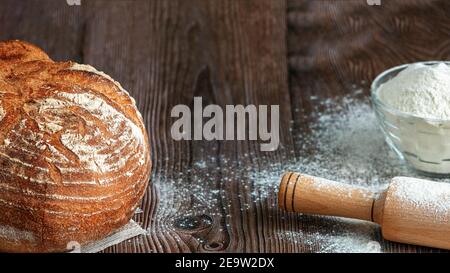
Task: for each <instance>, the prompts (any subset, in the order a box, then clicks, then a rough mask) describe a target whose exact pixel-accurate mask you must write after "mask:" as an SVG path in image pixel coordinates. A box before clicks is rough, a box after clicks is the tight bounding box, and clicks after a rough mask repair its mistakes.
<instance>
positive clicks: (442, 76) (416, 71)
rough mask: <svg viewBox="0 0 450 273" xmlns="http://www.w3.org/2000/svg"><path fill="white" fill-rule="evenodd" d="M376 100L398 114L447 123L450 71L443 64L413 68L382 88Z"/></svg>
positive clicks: (408, 68) (422, 65)
mask: <svg viewBox="0 0 450 273" xmlns="http://www.w3.org/2000/svg"><path fill="white" fill-rule="evenodd" d="M379 96H380V100H381V101H382V102H383V103H385V104H386V105H388V106H390V107H392V108H394V109H396V110H398V111H401V112H405V113H408V114H412V115H415V116H419V117H423V118H429V119H443V120H450V67H449V66H448V65H447V64H445V63H438V64H435V65H424V64H422V63H416V64H412V65H410V66H408V67H407V68H406V69H405V70H403V71H401V72H400V73H399V74H398V75H397V76H396V77H394V78H393V79H391V80H390V81H388V82H386V83H385V84H383V85H381V86H380V90H379Z"/></svg>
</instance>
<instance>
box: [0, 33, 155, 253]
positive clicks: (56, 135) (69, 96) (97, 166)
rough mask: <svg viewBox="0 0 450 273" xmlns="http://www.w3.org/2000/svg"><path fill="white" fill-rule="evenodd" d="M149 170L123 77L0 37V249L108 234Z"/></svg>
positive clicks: (134, 201)
mask: <svg viewBox="0 0 450 273" xmlns="http://www.w3.org/2000/svg"><path fill="white" fill-rule="evenodd" d="M150 170H151V161H150V148H149V144H148V138H147V134H146V130H145V128H144V124H143V121H142V116H141V115H140V114H139V112H138V110H137V108H136V106H135V102H134V100H133V99H132V98H131V97H130V96H129V94H128V93H127V92H126V91H125V90H124V89H123V88H122V87H121V86H120V84H119V83H117V82H115V81H114V80H113V79H112V78H111V77H109V76H107V75H106V74H104V73H102V72H99V71H97V70H95V69H94V68H93V67H91V66H87V65H79V64H76V63H73V62H54V61H52V60H51V59H50V58H49V57H48V56H47V54H45V52H43V51H42V50H41V49H39V48H37V47H35V46H33V45H31V44H28V43H25V42H21V41H7V42H0V251H8V252H54V251H64V250H66V246H67V244H68V243H69V242H78V243H80V244H84V243H88V242H92V241H94V240H98V239H101V238H102V237H105V236H107V235H108V234H111V233H112V232H114V231H115V230H116V229H118V228H120V227H121V226H123V225H125V224H126V223H127V222H128V221H129V220H130V218H131V217H132V215H133V213H134V211H135V209H136V208H137V206H138V203H139V200H140V199H141V198H142V196H143V194H144V192H145V190H146V188H147V184H148V181H149V176H150Z"/></svg>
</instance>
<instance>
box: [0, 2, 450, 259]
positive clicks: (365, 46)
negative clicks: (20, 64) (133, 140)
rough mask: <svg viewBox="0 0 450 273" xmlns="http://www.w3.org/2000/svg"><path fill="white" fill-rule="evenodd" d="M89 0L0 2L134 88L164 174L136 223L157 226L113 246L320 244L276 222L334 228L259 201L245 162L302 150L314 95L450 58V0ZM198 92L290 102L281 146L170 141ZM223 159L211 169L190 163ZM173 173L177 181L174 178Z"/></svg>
mask: <svg viewBox="0 0 450 273" xmlns="http://www.w3.org/2000/svg"><path fill="white" fill-rule="evenodd" d="M81 2H82V3H81V6H69V5H67V4H66V1H65V0H21V1H17V0H0V3H1V4H0V39H1V40H5V39H23V40H26V41H29V42H32V43H35V44H37V45H39V46H40V47H42V48H44V49H45V50H46V51H47V52H48V53H49V55H50V56H51V57H52V58H54V59H55V60H67V59H71V60H74V61H77V62H80V63H88V64H91V65H94V66H96V67H97V68H99V69H100V70H103V71H105V72H107V73H108V74H110V75H111V76H112V77H113V78H115V79H117V80H118V81H120V82H121V83H122V84H123V85H124V86H125V87H126V89H128V90H129V91H130V93H131V95H132V96H134V97H135V98H136V101H137V104H138V107H139V109H140V110H141V112H142V113H143V116H144V119H145V122H146V125H147V129H148V131H149V135H150V137H151V146H152V150H153V154H152V158H153V162H154V169H153V176H152V180H153V181H154V183H153V184H152V186H150V187H149V189H148V191H147V194H146V196H145V198H144V200H143V201H142V202H143V203H142V206H141V208H142V209H143V213H140V214H137V215H136V220H137V221H138V222H140V223H142V224H143V226H144V227H146V228H148V229H149V231H150V232H149V234H148V235H147V236H144V237H141V238H135V239H132V240H130V241H127V242H124V243H121V244H119V245H117V246H114V247H111V248H109V249H107V250H106V251H107V252H216V251H224V252H308V251H314V250H316V249H319V247H320V243H321V242H319V241H317V242H312V246H311V243H310V242H309V244H308V245H306V244H305V242H303V241H302V240H301V239H300V240H296V241H292V240H285V238H282V237H280V236H277V232H279V231H283V230H296V229H299V228H300V227H305V226H308V229H309V230H310V231H312V232H315V231H320V232H327V231H329V229H330V227H329V225H327V223H326V220H321V219H318V218H315V217H314V216H311V217H297V216H296V215H292V214H287V213H284V212H281V211H279V210H278V209H276V207H274V200H275V194H271V195H269V196H268V197H267V198H255V197H254V196H252V194H251V193H252V190H251V189H252V188H253V187H255V185H254V184H253V183H252V182H251V181H249V179H248V178H247V177H248V175H246V172H247V170H248V169H258V168H260V166H264V164H266V163H267V162H269V163H280V164H283V163H284V162H286V161H288V160H291V159H293V158H295V157H299V156H301V155H299V154H298V153H297V152H296V151H298V150H299V149H298V147H296V145H297V144H296V142H294V141H293V137H294V136H295V135H298V134H299V133H300V130H303V129H304V128H305V126H307V124H308V119H307V118H306V117H307V114H308V112H309V111H311V109H312V106H311V101H310V97H311V95H315V96H318V97H319V98H334V97H337V96H342V95H345V93H346V92H347V91H346V90H348V89H347V88H345V87H346V86H347V85H348V83H349V82H361V81H362V80H365V81H368V82H370V81H371V80H372V79H373V78H374V76H376V74H377V73H379V72H381V71H383V70H384V69H386V68H388V67H391V66H394V65H397V64H401V63H407V62H413V61H420V60H432V59H449V57H450V39H449V37H450V17H449V16H448V14H449V13H450V3H449V2H448V1H446V0H435V1H432V0H404V1H384V0H381V6H369V5H368V4H367V1H365V0H346V1H334V0H317V1H307V0H291V1H283V0H279V1H273V0H242V1H241V0H240V1H237V0H236V1H232V0H215V1H209V0H169V1H167V0H161V1H159V0H158V1H156V0H155V1H153V0H89V1H86V0H82V1H81ZM364 92H365V94H367V95H368V90H364ZM194 96H202V97H203V103H204V105H205V104H212V103H214V104H218V105H221V106H224V105H226V104H244V105H247V104H272V105H273V104H279V105H281V107H280V109H281V113H280V116H281V117H283V118H282V119H281V124H280V137H281V144H282V145H281V148H280V149H278V150H277V151H275V152H260V151H259V145H258V144H257V143H255V142H254V141H220V142H219V141H211V142H207V141H191V142H188V141H179V142H178V141H174V140H172V138H171V137H170V127H171V125H172V120H173V119H171V118H170V110H171V109H172V107H173V106H174V105H176V104H180V103H182V104H187V105H193V97H194ZM294 105H295V107H297V108H301V109H302V111H293V109H294V108H295V107H294ZM291 119H292V120H293V126H292V128H293V130H289V128H290V126H291V125H290V120H291ZM292 151H293V152H292ZM249 155H250V156H249ZM211 158H213V159H216V160H215V161H213V166H210V165H208V167H207V169H206V170H205V169H204V170H201V171H198V170H196V169H195V168H194V169H192V164H194V163H195V162H203V161H206V160H209V159H211ZM227 159H233V160H227ZM208 162H210V160H209V161H208ZM261 168H262V167H261ZM188 169H189V170H190V169H192V170H193V171H190V172H187V171H186V170H188ZM165 181H179V182H177V183H178V184H177V183H172V184H171V185H172V186H173V187H172V188H169V187H165V184H164V183H165ZM180 183H181V184H180ZM177 185H178V186H177ZM186 185H189V186H186ZM190 186H192V187H201V188H203V189H204V191H210V192H213V191H219V192H220V194H219V195H218V198H217V200H216V201H215V202H212V203H207V204H206V206H202V202H201V201H199V200H197V199H196V196H195V195H193V194H192V196H189V194H190V193H189V187H190ZM177 187H179V188H177ZM186 189H187V190H188V191H187V192H186ZM180 195H183V196H181V197H180ZM163 204H164V205H163ZM168 204H169V207H171V208H172V209H173V210H171V211H167V207H168ZM244 205H245V206H247V207H246V209H245V210H244V209H242V206H244ZM185 212H186V213H185ZM182 215H189V216H188V217H182ZM328 221H329V220H328ZM330 231H331V230H330ZM375 232H376V234H375V239H376V240H378V241H379V242H380V244H381V246H382V249H383V251H386V252H429V251H439V250H433V249H429V248H424V247H416V246H409V245H403V244H396V243H391V242H386V241H384V240H382V239H381V234H380V232H379V230H376V231H375Z"/></svg>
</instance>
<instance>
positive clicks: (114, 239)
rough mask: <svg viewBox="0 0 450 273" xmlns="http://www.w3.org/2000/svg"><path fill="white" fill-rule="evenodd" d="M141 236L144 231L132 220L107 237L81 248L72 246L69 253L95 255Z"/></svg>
mask: <svg viewBox="0 0 450 273" xmlns="http://www.w3.org/2000/svg"><path fill="white" fill-rule="evenodd" d="M143 234H146V231H145V229H143V228H142V227H141V226H140V225H139V224H138V223H136V222H135V221H134V220H131V221H130V222H129V223H128V224H126V225H125V226H123V227H122V228H120V229H118V230H117V231H115V232H114V233H113V234H111V235H109V236H108V237H105V238H103V239H101V240H98V241H95V242H92V243H89V244H86V245H82V246H76V245H73V250H72V251H70V253H97V252H100V251H102V250H104V249H106V248H108V247H110V246H113V245H116V244H119V243H121V242H123V241H126V240H128V239H131V238H133V237H136V236H139V235H143Z"/></svg>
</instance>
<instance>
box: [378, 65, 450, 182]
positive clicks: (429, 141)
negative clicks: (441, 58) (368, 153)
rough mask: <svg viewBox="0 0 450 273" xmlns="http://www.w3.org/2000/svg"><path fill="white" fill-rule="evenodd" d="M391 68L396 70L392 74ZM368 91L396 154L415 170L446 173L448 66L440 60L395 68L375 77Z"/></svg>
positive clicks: (449, 151) (449, 164)
mask: <svg viewBox="0 0 450 273" xmlns="http://www.w3.org/2000/svg"><path fill="white" fill-rule="evenodd" d="M395 71H400V72H399V73H398V74H397V75H395V76H394V74H395ZM384 79H388V81H387V82H384V83H383V84H381V85H380V86H378V87H377V83H378V82H380V81H383V80H384ZM372 91H373V94H372V95H373V97H374V98H373V99H374V102H375V103H374V106H375V110H376V111H377V116H378V118H379V121H380V123H381V125H382V126H381V127H382V129H383V131H384V132H385V134H386V137H387V140H388V143H389V144H390V145H391V146H392V147H393V148H394V149H395V150H396V151H397V152H398V154H399V155H400V156H401V157H403V158H404V159H405V160H406V162H407V163H408V164H409V165H410V166H412V167H414V168H415V169H417V170H420V171H422V172H426V173H429V174H440V175H449V174H450V141H449V139H450V67H449V66H448V65H447V64H446V63H444V62H422V63H415V64H409V65H404V66H400V67H396V68H393V69H391V70H388V71H386V72H385V73H383V74H382V75H380V76H379V77H377V79H375V81H374V85H373V90H372ZM379 101H381V102H382V103H379Z"/></svg>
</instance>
